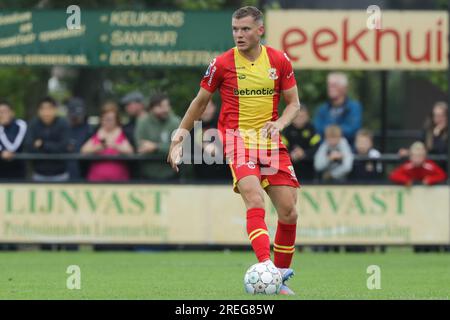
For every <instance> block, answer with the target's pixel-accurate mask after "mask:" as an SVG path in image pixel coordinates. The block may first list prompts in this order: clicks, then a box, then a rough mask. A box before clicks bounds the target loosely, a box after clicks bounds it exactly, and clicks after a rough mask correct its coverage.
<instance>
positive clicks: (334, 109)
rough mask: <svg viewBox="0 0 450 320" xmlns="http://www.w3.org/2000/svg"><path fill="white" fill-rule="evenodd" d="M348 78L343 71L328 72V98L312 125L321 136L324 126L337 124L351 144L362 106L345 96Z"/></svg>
mask: <svg viewBox="0 0 450 320" xmlns="http://www.w3.org/2000/svg"><path fill="white" fill-rule="evenodd" d="M347 92H348V79H347V76H346V75H345V74H344V73H340V72H333V73H330V74H328V78H327V93H328V98H329V100H328V101H327V102H325V103H324V104H322V105H321V106H320V107H319V108H318V110H317V112H316V115H315V118H314V126H315V127H316V130H317V132H318V133H319V134H320V135H321V136H322V137H323V134H324V132H325V129H326V127H328V126H329V125H337V126H339V127H340V128H341V130H342V133H343V135H344V137H345V138H346V139H347V140H348V142H349V143H350V144H353V141H354V139H355V135H356V132H357V131H358V130H359V129H360V128H361V118H362V107H361V105H360V103H359V102H357V101H355V100H351V99H350V98H349V97H348V96H347Z"/></svg>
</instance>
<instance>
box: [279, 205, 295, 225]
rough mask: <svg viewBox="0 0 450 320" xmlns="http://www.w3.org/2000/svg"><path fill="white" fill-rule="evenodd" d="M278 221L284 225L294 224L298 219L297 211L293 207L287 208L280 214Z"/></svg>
mask: <svg viewBox="0 0 450 320" xmlns="http://www.w3.org/2000/svg"><path fill="white" fill-rule="evenodd" d="M279 219H280V220H281V222H283V223H286V224H295V223H297V219H298V214H297V210H296V209H295V207H291V208H287V209H286V210H283V211H282V212H280V214H279Z"/></svg>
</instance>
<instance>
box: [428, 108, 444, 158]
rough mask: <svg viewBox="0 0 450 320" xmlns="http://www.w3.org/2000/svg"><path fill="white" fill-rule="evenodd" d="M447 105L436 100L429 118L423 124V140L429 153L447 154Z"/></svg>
mask: <svg viewBox="0 0 450 320" xmlns="http://www.w3.org/2000/svg"><path fill="white" fill-rule="evenodd" d="M447 112H448V106H447V104H446V103H445V102H442V101H440V102H436V103H435V105H434V106H433V111H432V115H431V119H430V120H429V121H427V123H426V124H425V130H424V131H425V132H424V136H425V138H424V141H425V146H426V148H427V150H428V153H430V154H444V155H447V150H448V119H447Z"/></svg>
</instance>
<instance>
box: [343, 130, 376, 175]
mask: <svg viewBox="0 0 450 320" xmlns="http://www.w3.org/2000/svg"><path fill="white" fill-rule="evenodd" d="M355 151H356V152H355V154H356V155H359V156H364V157H368V158H370V159H373V160H355V161H354V162H353V169H352V173H351V174H350V179H351V180H353V181H358V180H359V181H364V182H369V181H373V180H377V179H379V178H381V174H382V172H383V166H382V164H381V162H379V161H376V159H378V158H380V152H379V151H378V150H376V149H375V148H374V147H373V135H372V132H370V131H369V130H367V129H360V130H358V132H357V133H356V139H355Z"/></svg>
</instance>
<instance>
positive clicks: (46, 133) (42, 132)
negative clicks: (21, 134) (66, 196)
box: [25, 97, 70, 182]
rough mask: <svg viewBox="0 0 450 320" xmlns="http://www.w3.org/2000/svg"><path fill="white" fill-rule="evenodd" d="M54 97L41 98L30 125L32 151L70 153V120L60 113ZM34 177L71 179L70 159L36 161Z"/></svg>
mask: <svg viewBox="0 0 450 320" xmlns="http://www.w3.org/2000/svg"><path fill="white" fill-rule="evenodd" d="M57 112H58V108H57V104H56V101H55V100H54V99H53V98H50V97H46V98H43V99H42V100H40V101H39V104H38V116H37V117H36V118H34V119H33V120H32V121H31V122H30V125H29V129H28V134H27V137H26V140H25V150H27V152H30V153H43V154H59V153H67V151H68V145H69V134H70V129H69V125H68V123H67V121H66V120H65V119H63V118H61V117H59V116H58V115H57ZM32 179H33V180H34V181H38V182H63V181H67V180H68V179H69V173H68V171H67V162H66V161H61V160H35V161H33V176H32Z"/></svg>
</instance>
